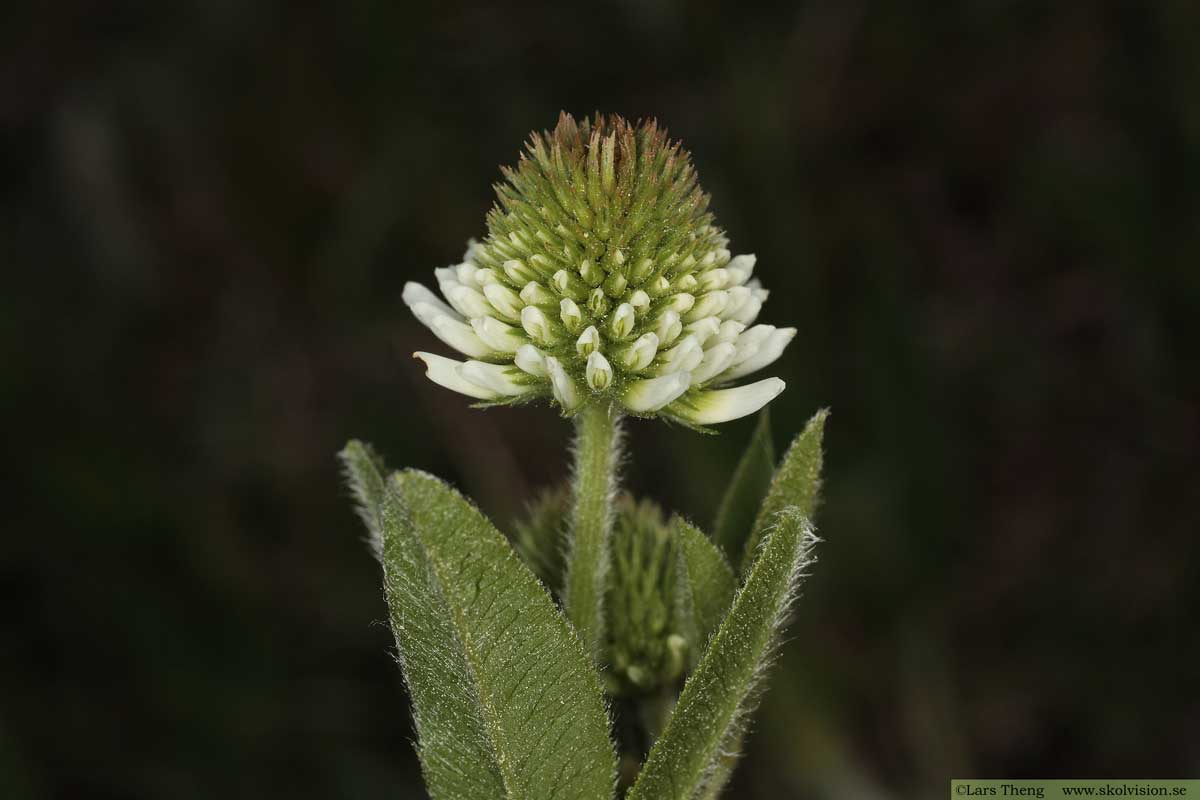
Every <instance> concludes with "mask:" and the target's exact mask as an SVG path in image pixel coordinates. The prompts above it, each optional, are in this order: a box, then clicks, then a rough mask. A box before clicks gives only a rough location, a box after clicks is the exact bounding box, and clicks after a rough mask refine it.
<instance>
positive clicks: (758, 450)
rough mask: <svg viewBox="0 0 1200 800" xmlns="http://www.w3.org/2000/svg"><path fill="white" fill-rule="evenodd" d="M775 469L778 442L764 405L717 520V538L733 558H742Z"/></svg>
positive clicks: (715, 538) (727, 489)
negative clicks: (775, 441)
mask: <svg viewBox="0 0 1200 800" xmlns="http://www.w3.org/2000/svg"><path fill="white" fill-rule="evenodd" d="M774 471H775V446H774V445H773V444H772V443H771V416H770V412H769V411H768V409H766V408H764V409H763V410H762V412H761V413H760V414H759V415H758V424H757V425H756V426H754V433H753V434H752V435H751V436H750V442H749V444H747V445H746V450H745V452H743V453H742V458H741V460H740V461H738V465H737V467H736V468H735V469H734V471H733V477H732V478H730V480H729V486H728V487H726V489H725V495H724V496H723V497H722V498H721V505H719V506H718V507H717V516H716V519H715V520H714V521H713V541H715V542H716V543H717V544H718V545H720V547H721V549H722V550H724V551H725V555H727V556H728V557H729V558H730V559H740V558H741V556H742V553H743V552H744V550H745V546H746V539H747V538H749V536H750V531H751V530H752V529H753V527H754V518H755V516H756V515H757V514H758V508H759V506H760V505H761V504H762V500H763V497H765V496H766V494H767V488H768V487H769V486H770V485H771V475H772V473H774Z"/></svg>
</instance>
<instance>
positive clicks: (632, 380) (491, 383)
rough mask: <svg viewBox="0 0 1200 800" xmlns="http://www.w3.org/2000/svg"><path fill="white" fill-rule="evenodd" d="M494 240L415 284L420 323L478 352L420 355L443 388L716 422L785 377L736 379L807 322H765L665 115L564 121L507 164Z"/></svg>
mask: <svg viewBox="0 0 1200 800" xmlns="http://www.w3.org/2000/svg"><path fill="white" fill-rule="evenodd" d="M504 177H505V181H504V182H503V183H500V184H498V185H497V187H496V194H497V197H498V200H499V202H498V203H497V205H496V206H495V207H494V208H493V209H492V211H491V212H490V213H489V214H488V217H487V226H488V235H487V237H486V238H485V239H484V240H483V241H482V242H478V243H476V242H472V244H471V245H470V247H469V248H468V249H467V252H466V254H465V255H464V257H463V262H462V263H461V264H458V265H455V266H451V267H444V268H441V269H438V270H435V275H436V278H437V283H438V288H439V289H440V290H441V295H442V296H441V297H439V296H438V295H437V294H435V293H434V292H433V291H431V290H430V289H428V288H426V287H425V286H422V285H421V284H418V283H409V284H407V285H406V286H405V288H404V300H405V302H406V303H407V304H408V306H409V308H410V309H412V311H413V314H414V315H416V317H417V319H419V320H420V321H421V322H423V323H424V324H425V325H427V326H428V327H429V328H430V330H432V331H433V332H434V334H435V335H437V337H438V338H439V339H441V340H442V341H443V342H444V343H445V344H447V345H449V346H450V347H452V348H454V349H455V350H456V351H458V352H459V353H461V354H462V355H465V356H467V359H468V360H466V361H458V360H456V359H451V358H446V357H444V356H439V355H435V354H433V353H425V352H419V353H416V354H415V355H416V356H417V357H418V358H420V359H422V360H423V361H424V362H425V364H426V367H427V374H428V376H429V377H430V379H431V380H433V381H434V382H436V383H438V384H440V385H442V386H444V387H446V388H448V389H452V390H454V391H457V392H460V393H462V394H465V395H468V396H470V397H474V398H476V399H479V400H483V401H486V402H489V403H513V402H521V401H526V400H530V399H534V398H537V397H546V398H550V399H551V400H552V401H553V402H555V403H556V404H557V405H558V406H559V407H560V408H561V409H562V410H563V412H564V413H566V414H574V413H575V412H576V411H577V410H578V409H580V408H581V407H583V406H585V405H589V404H597V403H604V404H608V403H616V404H618V405H619V406H620V407H621V408H622V409H623V410H624V411H625V412H626V413H630V414H635V415H638V416H656V415H659V416H666V417H669V418H673V419H676V420H679V421H681V422H684V423H687V424H690V425H707V424H714V423H719V422H725V421H727V420H730V419H736V418H737V417H741V416H744V415H746V414H750V413H753V412H754V411H757V410H758V409H759V408H761V407H762V406H764V405H765V404H766V403H768V402H770V401H771V400H772V399H773V398H774V397H775V396H776V395H778V394H779V393H780V392H781V391H783V388H784V383H783V381H781V380H780V379H778V378H766V379H764V380H760V381H758V382H756V383H751V384H747V385H742V386H736V387H729V388H717V387H727V386H728V385H729V384H732V383H733V382H734V381H736V380H738V379H739V378H742V377H743V376H745V375H749V374H750V373H752V372H755V371H756V370H759V369H761V368H763V367H765V366H767V365H768V364H770V363H771V362H773V361H774V360H775V359H777V358H778V357H779V355H780V354H781V353H782V352H783V349H784V347H786V346H787V344H788V342H789V341H791V339H792V337H793V336H795V334H796V329H795V328H776V327H775V326H773V325H755V324H754V322H755V320H756V319H757V317H758V313H759V311H760V310H761V308H762V305H763V302H764V301H765V300H766V299H767V291H766V290H765V289H763V288H762V286H761V285H760V283H759V281H758V280H757V279H756V278H753V277H752V272H753V270H754V263H755V259H754V256H753V255H742V256H737V257H733V256H732V254H731V253H730V251H729V250H728V249H727V247H726V245H727V244H728V240H727V239H726V238H725V236H724V234H723V232H722V231H721V230H720V229H719V228H717V227H716V226H715V225H714V224H713V219H712V215H711V214H710V213H708V211H707V207H708V196H707V195H706V194H705V193H704V192H703V191H702V190H701V189H700V186H699V183H698V182H697V178H696V172H695V170H694V169H693V167H692V164H691V161H690V157H689V156H688V154H687V152H686V151H685V150H683V149H682V148H681V146H680V145H679V143H677V142H671V141H670V140H669V139H668V138H667V134H666V132H665V131H664V130H663V129H661V128H659V127H658V125H657V124H656V123H655V122H643V123H640V124H638V125H632V124H630V123H629V122H627V121H625V120H624V119H622V118H620V117H604V116H597V117H596V118H595V119H592V120H588V119H585V120H583V121H582V122H580V123H577V122H576V121H575V120H574V119H573V118H572V117H571V116H569V115H566V114H564V115H562V117H561V118H560V119H559V122H558V125H557V127H555V129H554V130H553V131H552V132H549V131H548V132H545V133H543V134H536V133H535V134H533V135H532V136H531V137H530V141H529V144H528V146H527V149H526V153H525V154H523V155H522V156H521V159H520V161H519V163H518V164H517V167H516V168H515V169H506V170H504Z"/></svg>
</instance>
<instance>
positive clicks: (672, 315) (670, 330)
mask: <svg viewBox="0 0 1200 800" xmlns="http://www.w3.org/2000/svg"><path fill="white" fill-rule="evenodd" d="M682 332H683V323H682V322H680V321H679V314H678V313H677V312H675V311H673V310H671V309H667V310H666V311H664V312H663V313H662V316H660V317H659V318H658V325H657V327H656V328H655V329H654V333H655V334H656V335H657V336H658V343H659V346H662V345H668V344H670V343H671V342H673V341H675V339H676V337H678V336H679V334H680V333H682Z"/></svg>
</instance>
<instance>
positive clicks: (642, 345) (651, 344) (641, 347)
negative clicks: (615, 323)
mask: <svg viewBox="0 0 1200 800" xmlns="http://www.w3.org/2000/svg"><path fill="white" fill-rule="evenodd" d="M657 353H658V336H657V335H656V334H654V333H643V334H642V335H641V336H639V337H638V338H637V339H636V340H635V341H634V342H633V344H631V345H630V346H629V347H627V348H625V350H624V352H622V354H621V364H622V365H623V366H624V367H625V368H626V369H628V370H631V371H633V372H638V371H640V370H643V369H645V368H646V367H648V366H650V363H651V362H652V361H654V356H655V355H656V354H657Z"/></svg>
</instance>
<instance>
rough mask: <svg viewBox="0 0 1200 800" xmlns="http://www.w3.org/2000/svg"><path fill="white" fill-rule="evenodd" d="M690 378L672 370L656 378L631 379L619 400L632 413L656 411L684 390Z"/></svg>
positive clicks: (688, 384)
mask: <svg viewBox="0 0 1200 800" xmlns="http://www.w3.org/2000/svg"><path fill="white" fill-rule="evenodd" d="M691 380H692V376H691V375H689V374H688V373H686V372H673V373H671V374H670V375H662V376H660V377H657V378H647V379H645V380H641V381H631V382H630V384H629V388H628V389H626V390H625V396H624V397H623V398H621V400H622V402H623V403H624V404H625V407H626V408H628V409H629V410H630V411H633V412H634V413H641V414H645V413H649V412H651V411H657V410H658V409H660V408H662V407H663V406H665V405H666V404H667V403H670V402H671V401H672V400H675V399H676V398H678V397H679V396H680V395H681V394H683V393H684V392H686V391H687V390H688V386H690V385H691Z"/></svg>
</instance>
